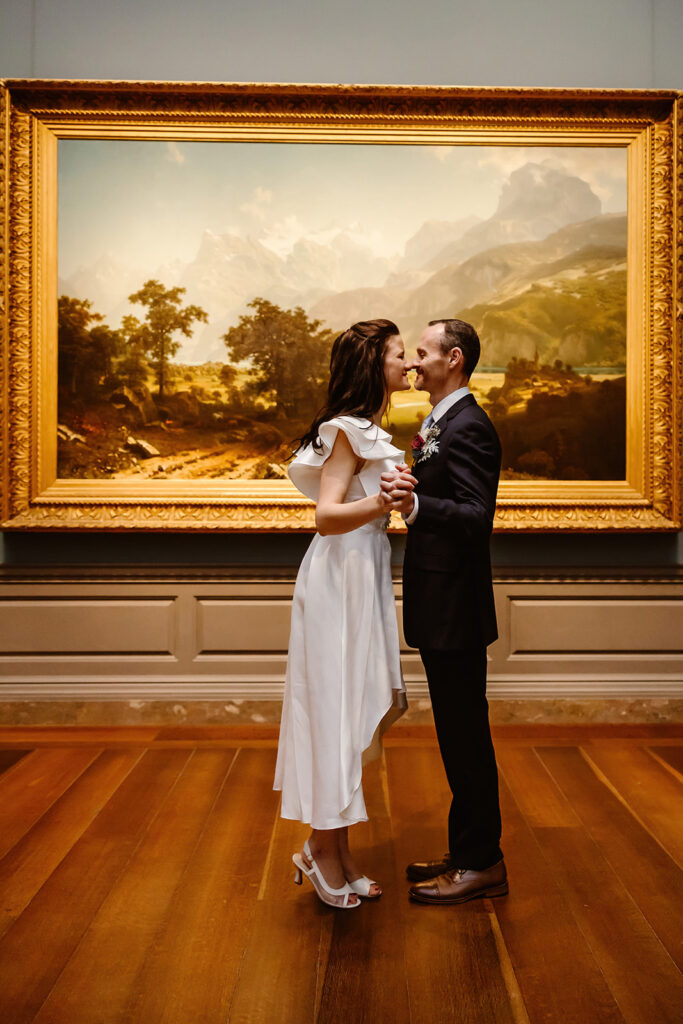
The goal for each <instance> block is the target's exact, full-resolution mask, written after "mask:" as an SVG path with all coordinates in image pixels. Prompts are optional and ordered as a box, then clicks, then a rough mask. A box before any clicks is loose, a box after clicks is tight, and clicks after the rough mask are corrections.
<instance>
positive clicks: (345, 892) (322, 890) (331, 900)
mask: <svg viewBox="0 0 683 1024" xmlns="http://www.w3.org/2000/svg"><path fill="white" fill-rule="evenodd" d="M303 852H304V853H305V854H306V857H307V859H308V861H309V862H310V865H311V866H310V868H309V867H307V866H306V861H305V860H304V859H303V857H302V856H301V854H300V853H294V854H292V860H293V861H294V864H295V865H296V869H297V871H296V874H295V876H294V881H295V882H296V884H297V885H301V883H302V882H303V877H302V876H303V875H306V878H307V879H308V880H309V882H310V883H311V885H312V886H313V888H314V889H315V891H316V893H317V895H318V899H320V900H322V902H323V903H326V904H327V905H328V906H329V907H337V909H338V910H352V909H353V908H354V907H359V906H360V900H356V902H355V903H349V898H350V897H351V896H353V895H354V893H355V890H354V889H352V888H351V886H350V884H349V883H348V882H345V883H344V885H342V886H341V888H340V889H331V888H330V886H329V885H328V884H327V882H326V881H325V877H324V875H323V873H322V871H321V870H320V868H319V867H318V865H317V864H316V862H315V858H314V857H313V856H312V854H311V848H310V846H309V845H308V839H307V840H306V842H305V843H304V851H303ZM340 897H341V903H339V902H338V900H339V898H340Z"/></svg>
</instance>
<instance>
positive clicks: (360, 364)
mask: <svg viewBox="0 0 683 1024" xmlns="http://www.w3.org/2000/svg"><path fill="white" fill-rule="evenodd" d="M398 333H399V331H398V327H397V326H396V324H395V323H393V322H392V321H391V320H381V319H380V320H361V321H360V323H357V324H353V325H352V326H351V327H349V329H348V330H346V331H344V332H343V333H342V334H340V335H339V337H338V338H336V339H335V341H334V344H333V345H332V353H331V355H330V382H329V384H328V386H327V402H326V403H325V405H324V406H323V408H322V409H321V410H320V411H319V412H318V413H317V414H316V416H315V419H314V420H313V422H312V423H311V425H310V427H309V428H308V430H307V431H306V433H305V434H304V435H303V436H302V437H301V438H299V441H298V444H299V447H302V448H303V446H304V445H307V444H312V445H313V447H314V448H316V449H317V450H320V442H319V438H318V430H319V429H320V425H321V424H322V423H325V422H326V421H327V420H331V419H333V418H334V417H335V416H340V415H345V416H360V417H362V418H364V419H372V417H373V416H374V415H375V414H376V413H377V412H378V411H379V410H380V409H381V408H382V406H383V404H384V400H385V398H386V394H387V387H386V383H385V380H384V352H385V350H386V347H387V342H388V340H389V338H393V337H394V335H396V334H398Z"/></svg>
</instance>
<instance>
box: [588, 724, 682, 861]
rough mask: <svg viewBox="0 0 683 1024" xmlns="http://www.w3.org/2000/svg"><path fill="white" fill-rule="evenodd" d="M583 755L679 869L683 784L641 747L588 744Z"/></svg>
mask: <svg viewBox="0 0 683 1024" xmlns="http://www.w3.org/2000/svg"><path fill="white" fill-rule="evenodd" d="M583 749H584V751H585V754H586V756H587V757H588V758H589V759H590V760H591V761H592V762H593V764H594V765H595V767H596V768H597V769H598V770H599V771H601V772H602V773H603V774H604V775H605V776H606V778H607V779H608V780H609V782H610V783H611V784H612V786H613V787H614V789H615V790H616V791H617V792H618V793H619V795H620V797H621V798H622V799H623V800H624V802H625V803H626V804H628V806H629V807H630V808H631V809H632V811H633V812H634V814H636V815H637V816H638V817H639V818H640V819H641V821H642V822H643V824H644V825H645V826H646V827H647V828H648V829H650V831H651V832H652V833H653V835H655V836H656V837H657V839H658V840H659V842H660V843H661V844H662V845H663V846H664V847H665V848H666V849H667V850H668V852H669V853H670V855H671V856H672V857H673V858H674V860H675V861H676V862H677V863H678V864H679V866H681V867H683V784H681V783H680V782H679V781H678V780H677V779H676V778H675V777H674V776H673V775H672V774H671V772H669V771H668V770H667V769H666V768H664V766H663V765H661V764H659V763H658V762H657V761H656V760H655V758H653V757H651V756H650V755H649V754H648V752H647V750H644V749H643V748H641V747H637V746H631V745H628V744H626V745H625V744H623V743H609V744H608V743H597V742H594V743H590V744H586V745H585V746H584V748H583Z"/></svg>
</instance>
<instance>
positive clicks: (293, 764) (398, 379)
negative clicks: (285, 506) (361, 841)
mask: <svg viewBox="0 0 683 1024" xmlns="http://www.w3.org/2000/svg"><path fill="white" fill-rule="evenodd" d="M409 388H410V384H409V382H408V378H407V376H406V369H405V351H404V346H403V341H402V339H401V337H400V334H399V332H398V328H397V327H396V325H395V324H394V323H392V322H391V321H390V320H369V321H364V322H362V323H358V324H354V325H353V326H352V327H350V328H349V329H348V330H347V331H344V333H343V334H341V335H340V336H339V337H338V338H337V339H336V341H335V342H334V345H333V347H332V355H331V358H330V382H329V388H328V397H327V404H326V406H325V408H324V410H323V411H322V412H321V413H319V414H318V416H317V417H316V418H315V420H314V421H313V423H312V424H311V427H310V428H309V430H308V431H307V432H306V434H304V436H303V438H302V439H301V446H300V448H299V450H298V451H297V454H296V457H295V459H294V461H293V462H292V463H291V465H290V467H289V475H290V478H291V480H292V481H293V483H294V484H295V485H296V487H297V488H298V489H299V490H300V491H302V493H303V494H305V495H306V496H307V497H310V498H312V499H313V500H314V501H315V502H316V514H315V520H316V527H317V530H318V532H317V533H316V534H315V536H314V538H313V540H312V542H311V544H310V546H309V548H308V550H307V552H306V554H305V556H304V559H303V561H302V563H301V567H300V569H299V574H298V576H297V581H296V587H295V590H294V600H293V606H292V625H291V632H290V640H289V657H288V661H287V679H286V685H285V698H284V703H283V710H282V724H281V727H280V743H279V748H278V758H277V767H276V771H275V784H274V788H275V789H277V790H281V791H282V809H281V814H282V817H284V818H292V819H295V820H298V821H303V822H306V823H307V824H309V825H311V828H312V832H311V835H310V837H309V839H308V840H307V841H306V843H304V848H303V850H302V851H301V853H296V854H294V857H293V860H294V863H295V865H296V868H297V874H296V876H295V880H296V881H298V882H299V883H301V881H302V875H304V874H305V875H306V876H307V877H308V879H309V880H310V881H311V882H312V884H313V885H314V887H315V890H316V892H317V894H318V896H319V897H320V899H321V900H323V902H325V903H329V904H330V905H332V906H337V907H341V908H344V909H351V908H352V907H355V906H358V905H359V903H360V896H365V897H369V898H373V897H376V896H379V895H380V894H381V889H380V887H379V885H378V884H377V883H376V882H374V881H373V880H372V879H369V878H367V877H366V876H365V875H363V874H362V873H361V872H360V870H359V869H358V868H357V867H356V864H355V862H354V860H353V857H352V856H351V853H350V851H349V843H348V827H349V825H353V824H355V823H356V822H359V821H366V820H367V813H366V810H365V802H364V799H363V789H362V783H361V775H362V765H363V763H364V762H366V761H367V760H369V759H370V758H371V757H372V756H377V755H378V754H379V752H380V744H379V739H380V736H381V733H382V732H383V731H384V729H385V728H386V727H388V725H389V724H391V722H392V721H393V720H395V719H396V718H397V717H398V716H399V715H400V714H401V713H402V711H403V709H404V708H405V687H404V683H403V678H402V675H401V666H400V660H399V646H398V628H397V623H396V611H395V605H394V595H393V588H392V583H391V564H390V556H391V551H390V545H389V540H388V538H387V534H386V528H387V525H388V522H389V514H390V512H391V510H392V508H393V507H394V506H395V505H396V504H397V503H398V502H400V498H401V497H402V495H400V494H398V493H397V495H396V497H397V501H394V502H392V501H391V500H389V499H388V498H387V497H386V496H385V495H384V494H383V492H382V491H381V489H380V486H379V482H380V476H381V474H382V472H385V471H387V470H391V469H393V468H395V467H397V466H399V465H401V466H402V464H403V453H402V452H401V451H399V449H397V448H395V447H394V446H393V445H392V444H391V437H390V435H389V434H387V433H386V431H384V430H382V428H381V427H380V420H381V418H382V414H383V413H384V410H385V409H386V407H387V403H388V400H389V396H390V394H391V393H392V392H394V391H406V390H408V389H409ZM403 468H405V467H403ZM402 481H403V482H402V484H401V486H409V483H410V478H408V483H406V482H405V477H402Z"/></svg>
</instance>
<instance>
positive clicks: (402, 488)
mask: <svg viewBox="0 0 683 1024" xmlns="http://www.w3.org/2000/svg"><path fill="white" fill-rule="evenodd" d="M416 484H417V480H416V479H415V477H414V476H413V475H412V473H411V472H410V469H409V468H408V466H406V464H405V463H404V462H403V463H401V464H400V465H398V466H396V469H393V470H390V471H388V472H386V473H382V476H381V477H380V485H379V486H380V495H381V497H382V500H383V502H384V506H385V509H386V511H387V512H393V511H396V512H400V513H401V514H402V515H405V516H409V515H410V513H411V512H412V511H413V506H414V504H415V499H414V497H413V491H414V489H415V485H416Z"/></svg>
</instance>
